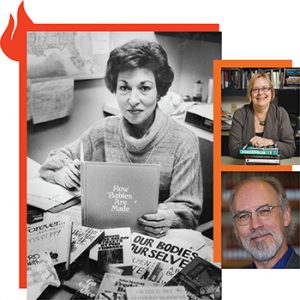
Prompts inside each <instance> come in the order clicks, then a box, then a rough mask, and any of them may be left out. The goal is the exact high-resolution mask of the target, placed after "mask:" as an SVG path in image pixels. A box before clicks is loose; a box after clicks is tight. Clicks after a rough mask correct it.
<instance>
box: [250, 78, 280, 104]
mask: <svg viewBox="0 0 300 300" xmlns="http://www.w3.org/2000/svg"><path fill="white" fill-rule="evenodd" d="M258 78H263V79H265V80H266V81H267V82H268V84H269V86H270V88H271V93H272V96H271V101H273V100H274V98H275V89H274V85H273V83H272V81H271V79H270V77H269V75H268V74H266V73H256V74H254V75H253V76H252V77H251V78H250V80H249V83H248V89H247V98H248V100H249V102H251V99H252V97H251V92H252V89H253V86H254V83H255V80H256V79H258Z"/></svg>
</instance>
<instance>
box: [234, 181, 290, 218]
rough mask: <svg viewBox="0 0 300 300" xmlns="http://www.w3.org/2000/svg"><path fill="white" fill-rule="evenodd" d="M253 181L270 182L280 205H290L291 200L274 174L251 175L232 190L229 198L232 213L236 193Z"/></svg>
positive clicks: (283, 206)
mask: <svg viewBox="0 0 300 300" xmlns="http://www.w3.org/2000/svg"><path fill="white" fill-rule="evenodd" d="M252 181H261V182H265V183H267V184H269V185H270V186H271V187H272V188H273V190H274V191H275V193H276V197H277V200H278V205H280V206H281V208H282V209H283V208H286V207H289V201H288V199H287V197H286V192H285V190H284V188H283V186H282V184H281V182H280V181H279V180H278V179H277V178H275V177H272V176H254V177H250V178H248V179H246V180H244V181H242V182H241V183H239V184H238V185H237V186H236V187H235V188H234V190H233V191H232V193H231V197H230V199H229V207H230V211H231V213H232V214H233V213H234V212H233V202H234V198H235V196H236V193H237V192H238V190H239V189H240V188H241V187H242V186H243V185H244V184H246V183H248V182H252Z"/></svg>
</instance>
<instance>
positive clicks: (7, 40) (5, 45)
mask: <svg viewBox="0 0 300 300" xmlns="http://www.w3.org/2000/svg"><path fill="white" fill-rule="evenodd" d="M17 16H18V20H17V21H18V23H17V27H16V28H15V30H14V25H15V22H14V19H13V17H12V16H11V15H10V18H9V22H8V25H7V27H6V29H5V31H4V33H3V35H2V37H1V40H0V43H1V44H0V45H1V48H2V51H3V53H5V55H6V56H7V57H9V58H10V59H12V60H16V61H20V60H21V58H22V51H23V48H24V45H26V31H27V30H28V29H30V27H32V26H33V23H32V21H31V20H30V19H29V17H28V16H27V14H26V12H25V10H24V2H22V3H21V4H20V6H19V8H18V14H17ZM22 45H23V47H22ZM25 49H26V47H25Z"/></svg>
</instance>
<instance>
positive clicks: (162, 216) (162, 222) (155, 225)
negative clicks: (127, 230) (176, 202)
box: [138, 209, 176, 238]
mask: <svg viewBox="0 0 300 300" xmlns="http://www.w3.org/2000/svg"><path fill="white" fill-rule="evenodd" d="M175 218H176V215H175V213H174V212H173V211H172V210H165V209H161V210H158V212H157V213H155V214H145V215H143V216H142V217H141V218H139V219H138V223H139V225H140V226H141V227H142V228H143V229H144V231H145V233H146V234H148V235H150V236H153V237H156V238H159V237H162V236H164V235H166V233H167V231H168V230H169V229H170V228H171V227H172V224H173V221H174V220H175Z"/></svg>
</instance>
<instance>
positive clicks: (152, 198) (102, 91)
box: [27, 31, 222, 300]
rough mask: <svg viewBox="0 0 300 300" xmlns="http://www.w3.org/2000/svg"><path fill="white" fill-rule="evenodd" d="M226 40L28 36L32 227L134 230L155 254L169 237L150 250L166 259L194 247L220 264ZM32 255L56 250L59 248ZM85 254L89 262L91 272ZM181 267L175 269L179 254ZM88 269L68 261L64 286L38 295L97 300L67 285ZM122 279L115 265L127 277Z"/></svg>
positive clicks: (181, 35)
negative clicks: (216, 255)
mask: <svg viewBox="0 0 300 300" xmlns="http://www.w3.org/2000/svg"><path fill="white" fill-rule="evenodd" d="M221 36H222V34H221V32H162V31H158V32H150V31H149V32H89V31H84V32H70V31H68V32H54V31H51V32H28V33H27V180H28V181H27V187H28V188H27V210H28V216H30V217H28V218H27V219H28V229H27V230H28V231H29V230H33V229H32V228H34V226H37V225H39V224H41V225H42V226H46V227H49V226H50V227H51V226H54V224H55V222H59V219H60V217H61V216H64V218H68V220H69V223H68V224H67V221H65V223H66V225H65V226H66V230H67V228H72V226H78V225H81V226H85V227H87V228H98V229H102V230H104V231H105V230H108V229H112V228H116V227H117V228H123V227H130V228H131V233H134V232H139V233H141V234H143V235H145V236H148V238H147V239H145V243H146V244H145V245H144V246H145V247H148V248H151V246H152V245H151V243H153V242H154V240H157V239H163V240H164V241H166V242H164V243H166V247H164V248H162V249H159V250H158V251H157V253H156V252H155V253H154V252H153V253H152V254H151V255H156V257H155V258H156V259H158V261H159V260H163V257H164V255H167V253H168V251H171V253H175V252H172V251H175V250H174V249H177V248H179V247H182V244H184V247H187V249H186V250H185V252H184V253H187V251H189V252H191V253H196V254H195V257H196V256H198V255H199V256H200V257H201V256H202V258H203V259H207V260H208V261H209V262H210V263H211V262H212V260H213V188H212V185H213V165H212V162H213V157H212V155H213V151H212V149H213V60H216V59H221V50H222V49H221ZM64 220H65V219H64ZM69 232H70V234H65V247H66V249H67V247H68V246H69V243H70V242H71V240H72V234H71V232H72V231H70V230H69ZM191 232H193V234H191ZM42 234H43V233H41V236H40V237H39V238H38V237H37V239H39V240H40V243H42V240H43V236H42ZM174 234H175V235H176V239H174ZM192 236H193V238H190V240H189V237H192ZM195 236H196V237H197V238H196V241H197V243H198V245H199V244H201V247H199V249H201V251H199V252H197V250H198V246H196V245H197V243H195V240H194V237H195ZM168 237H169V240H170V241H171V242H170V243H169V244H168V243H167V241H168ZM103 238H104V237H102V239H103ZM28 243H30V241H28ZM98 243H101V238H100V240H99V241H98ZM161 243H163V242H161ZM38 244H39V243H38ZM159 245H161V244H160V243H159ZM168 245H172V246H168ZM96 247H97V246H96ZM170 247H172V249H173V250H172V249H171V250H170V249H169V248H170ZM30 249H33V251H35V252H34V253H36V252H37V251H43V253H46V254H48V255H49V257H51V253H52V252H53V249H51V244H50V245H49V244H47V245H46V244H45V247H42V246H41V245H40V246H39V248H38V249H36V247H34V246H33V245H32V247H30ZM66 249H64V250H63V254H64V258H65V254H66V252H67V251H68V250H66ZM188 249H190V250H188ZM33 251H32V252H33ZM86 252H87V251H85V252H83V254H82V255H81V258H80V261H81V262H83V265H84V266H85V268H86V265H87V262H88V261H89V260H91V258H90V257H89V255H88V254H87V253H86ZM28 255H31V253H28ZM58 255H62V254H58ZM183 255H184V256H185V255H187V254H183ZM193 257H194V256H193ZM153 258H154V257H153ZM170 259H171V262H170V264H173V263H175V262H173V261H172V259H175V258H174V257H173V254H171V258H170ZM188 262H189V261H188ZM90 263H91V264H93V265H94V263H95V262H90ZM145 263H146V264H147V262H145ZM81 266H82V265H81V264H80V263H77V264H76V265H74V264H73V266H72V262H70V261H69V260H68V259H66V258H65V259H64V264H63V268H62V267H61V268H60V269H58V268H57V267H56V269H57V276H58V278H59V280H60V283H61V284H60V286H59V287H53V285H52V286H51V278H49V280H48V278H47V277H45V276H44V277H41V278H40V279H39V280H37V279H35V280H34V284H30V285H29V286H28V289H29V290H31V291H32V293H31V295H35V299H70V298H71V297H72V295H73V296H74V297H76V296H75V295H78V293H79V294H80V295H82V294H85V295H86V296H87V297H88V298H87V299H94V298H93V296H92V294H93V293H91V295H90V296H89V292H88V287H86V290H85V291H81V290H80V283H79V285H78V289H77V290H73V292H72V293H70V289H66V288H64V281H68V280H70V278H73V277H74V274H76V272H81V271H82V270H81V269H80V268H81ZM101 266H103V263H98V269H97V270H96V272H98V273H99V274H102V276H103V274H104V273H105V272H107V270H108V269H107V268H101ZM144 267H146V266H144ZM182 267H183V265H182V266H181V267H178V268H177V269H176V272H179V271H180V269H182ZM85 270H86V269H85ZM123 271H124V270H123V269H122V268H118V266H113V265H111V266H110V268H109V272H113V273H116V274H118V275H121V276H128V274H127V272H126V274H124V273H123ZM136 271H137V272H138V270H136ZM94 272H95V270H94V269H93V270H91V273H94ZM174 274H175V273H174ZM90 275H91V274H90ZM87 276H88V274H87ZM96 277H97V278H99V277H101V276H100V275H99V276H96ZM86 280H87V278H85V279H84V282H87V281H86ZM28 282H32V281H28ZM56 284H57V281H56ZM82 285H84V284H82ZM85 286H87V285H85ZM68 293H69V294H68ZM67 295H68V296H67ZM30 300H34V299H30Z"/></svg>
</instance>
